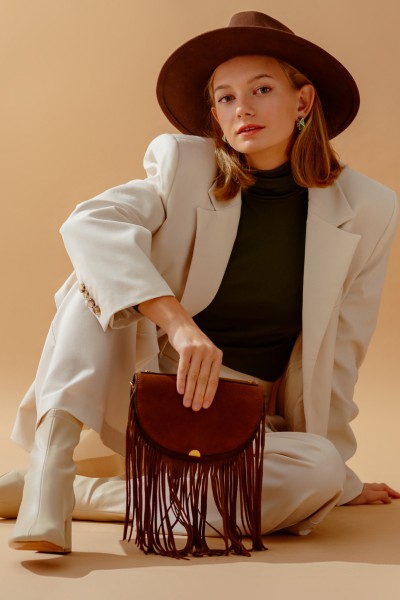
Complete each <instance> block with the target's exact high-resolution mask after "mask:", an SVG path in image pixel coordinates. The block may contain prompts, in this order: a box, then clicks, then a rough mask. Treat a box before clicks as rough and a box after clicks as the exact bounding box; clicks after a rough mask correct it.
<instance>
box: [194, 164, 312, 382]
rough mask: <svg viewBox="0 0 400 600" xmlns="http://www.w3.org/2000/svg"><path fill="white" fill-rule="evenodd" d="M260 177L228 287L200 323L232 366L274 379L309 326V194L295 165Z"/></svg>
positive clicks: (245, 196)
mask: <svg viewBox="0 0 400 600" xmlns="http://www.w3.org/2000/svg"><path fill="white" fill-rule="evenodd" d="M254 175H255V179H256V181H255V184H254V185H253V186H251V187H250V188H249V189H247V190H245V191H243V192H242V209H241V215H240V221H239V227H238V232H237V236H236V240H235V243H234V246H233V249H232V253H231V256H230V259H229V262H228V265H227V268H226V271H225V274H224V277H223V279H222V282H221V286H220V288H219V290H218V292H217V294H216V296H215V298H214V299H213V301H212V302H211V304H210V305H209V306H208V307H207V308H205V309H204V310H203V311H202V312H201V313H199V314H197V315H196V316H195V317H194V320H195V321H196V323H197V324H198V326H199V327H200V328H201V329H202V330H203V331H204V332H205V333H206V334H207V335H208V337H209V338H210V339H211V340H212V341H213V342H214V344H215V345H216V346H218V348H220V349H221V350H222V351H223V353H224V356H223V362H224V364H225V365H227V366H228V367H231V368H232V369H236V370H237V371H242V372H243V373H248V374H250V375H253V376H255V377H259V378H261V379H265V380H267V381H274V380H275V379H277V378H278V377H279V376H280V375H281V374H282V373H283V370H284V368H285V366H286V363H287V361H288V359H289V356H290V353H291V351H292V348H293V345H294V342H295V340H296V338H297V336H298V334H299V333H300V331H301V327H302V321H301V314H302V296H303V270H304V245H305V232H306V219H307V205H308V190H307V189H305V188H302V187H300V186H298V185H297V184H296V183H295V181H294V179H293V177H292V175H291V171H290V166H289V164H288V163H286V164H284V165H282V166H281V167H278V168H277V169H273V170H271V171H256V172H255V173H254Z"/></svg>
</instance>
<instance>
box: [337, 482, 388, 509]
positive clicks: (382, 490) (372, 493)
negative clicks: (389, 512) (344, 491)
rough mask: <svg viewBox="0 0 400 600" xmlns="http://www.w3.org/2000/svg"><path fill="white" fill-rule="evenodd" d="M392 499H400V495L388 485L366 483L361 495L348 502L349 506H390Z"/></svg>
mask: <svg viewBox="0 0 400 600" xmlns="http://www.w3.org/2000/svg"><path fill="white" fill-rule="evenodd" d="M392 498H400V493H399V492H397V491H396V490H394V489H393V488H391V487H389V486H388V485H387V484H386V483H364V487H363V490H362V492H361V494H360V495H359V496H357V497H356V498H354V499H353V500H351V501H350V502H348V504H352V505H359V504H375V503H382V504H390V503H391V501H392Z"/></svg>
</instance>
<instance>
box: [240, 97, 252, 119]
mask: <svg viewBox="0 0 400 600" xmlns="http://www.w3.org/2000/svg"><path fill="white" fill-rule="evenodd" d="M236 115H237V116H238V117H239V118H240V117H248V116H254V109H253V108H252V106H251V103H250V102H249V99H248V98H244V97H243V98H240V100H239V102H238V104H237V106H236Z"/></svg>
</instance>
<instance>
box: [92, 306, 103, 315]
mask: <svg viewBox="0 0 400 600" xmlns="http://www.w3.org/2000/svg"><path fill="white" fill-rule="evenodd" d="M93 312H94V314H95V315H96V317H100V315H101V310H100V306H94V307H93Z"/></svg>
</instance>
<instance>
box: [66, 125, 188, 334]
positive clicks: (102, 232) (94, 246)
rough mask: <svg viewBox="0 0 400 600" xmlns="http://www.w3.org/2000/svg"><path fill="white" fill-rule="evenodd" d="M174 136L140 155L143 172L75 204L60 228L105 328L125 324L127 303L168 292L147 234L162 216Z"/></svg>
mask: <svg viewBox="0 0 400 600" xmlns="http://www.w3.org/2000/svg"><path fill="white" fill-rule="evenodd" d="M178 158H179V151H178V148H177V143H176V140H175V139H174V137H173V136H169V135H164V136H160V137H159V138H157V139H156V140H154V141H153V142H152V144H151V145H150V146H149V149H148V151H147V153H146V156H145V161H146V170H147V174H148V177H147V179H145V180H134V181H130V182H128V183H126V184H124V185H121V186H118V187H115V188H113V189H111V190H107V191H106V192H104V193H102V194H100V195H98V196H96V197H95V198H93V199H91V200H88V201H87V202H83V203H82V204H79V205H78V206H77V207H76V209H75V210H74V212H73V213H72V214H71V216H70V217H69V219H68V220H67V221H66V222H65V223H64V225H63V226H62V228H61V234H62V237H63V240H64V243H65V247H66V249H67V252H68V254H69V256H70V258H71V262H72V264H73V266H74V269H75V271H76V274H77V278H78V280H79V282H80V283H81V284H84V285H85V287H86V289H87V290H88V292H89V293H90V296H91V297H92V298H93V299H94V301H95V302H96V304H97V305H98V306H99V307H100V309H101V313H100V314H98V315H96V316H97V318H98V320H99V322H100V324H101V326H102V327H103V329H104V330H106V329H107V327H108V326H110V327H119V326H125V325H128V324H129V323H130V322H132V321H134V320H135V319H137V318H140V316H139V315H137V314H136V313H135V311H134V310H133V309H132V308H131V307H132V306H134V305H136V304H139V303H140V302H142V301H144V300H148V299H150V298H155V297H157V296H172V295H173V291H172V290H171V288H170V287H169V285H168V284H167V282H166V281H165V279H164V278H163V277H162V276H161V275H160V273H159V272H158V271H157V269H156V268H155V266H154V265H153V263H152V261H151V244H152V236H153V235H154V233H155V232H156V231H157V230H158V229H159V228H160V227H161V225H162V224H163V222H164V220H165V215H166V204H167V202H168V197H169V194H170V190H171V187H172V185H173V182H174V177H175V173H176V169H177V165H178Z"/></svg>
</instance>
